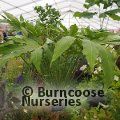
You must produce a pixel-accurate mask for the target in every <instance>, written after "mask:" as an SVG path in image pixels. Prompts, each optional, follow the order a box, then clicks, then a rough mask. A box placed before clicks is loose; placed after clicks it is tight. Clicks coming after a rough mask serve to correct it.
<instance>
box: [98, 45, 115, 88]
mask: <svg viewBox="0 0 120 120" xmlns="http://www.w3.org/2000/svg"><path fill="white" fill-rule="evenodd" d="M99 51H100V52H99V53H100V54H99V55H100V57H101V59H102V68H103V73H104V83H105V84H104V86H105V88H108V87H110V85H111V83H112V81H113V78H114V66H115V61H114V59H113V56H112V54H111V53H110V52H109V51H108V50H107V49H105V48H104V47H103V46H99Z"/></svg>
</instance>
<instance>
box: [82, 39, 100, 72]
mask: <svg viewBox="0 0 120 120" xmlns="http://www.w3.org/2000/svg"><path fill="white" fill-rule="evenodd" d="M82 45H83V54H84V55H86V58H87V60H88V64H89V65H90V68H91V71H93V70H94V66H95V64H96V58H97V57H98V53H99V50H98V48H97V46H96V43H95V42H92V41H90V40H86V39H84V40H83V41H82Z"/></svg>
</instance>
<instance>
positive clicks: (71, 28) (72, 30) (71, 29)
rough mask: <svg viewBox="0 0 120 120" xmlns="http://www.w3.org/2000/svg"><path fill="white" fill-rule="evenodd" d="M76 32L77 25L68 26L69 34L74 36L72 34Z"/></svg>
mask: <svg viewBox="0 0 120 120" xmlns="http://www.w3.org/2000/svg"><path fill="white" fill-rule="evenodd" d="M77 32H78V27H77V25H76V24H75V25H71V26H70V35H71V36H74V35H76V33H77Z"/></svg>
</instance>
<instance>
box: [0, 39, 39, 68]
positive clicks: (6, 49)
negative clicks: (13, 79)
mask: <svg viewBox="0 0 120 120" xmlns="http://www.w3.org/2000/svg"><path fill="white" fill-rule="evenodd" d="M38 47H39V44H38V43H37V42H35V41H33V40H30V39H29V40H26V42H25V45H22V44H7V43H6V46H3V45H2V46H0V54H1V55H2V56H1V57H0V68H1V67H3V66H4V65H5V63H6V62H7V61H9V60H10V59H11V58H14V57H18V56H20V55H21V54H24V53H27V52H31V51H34V50H35V49H36V48H38Z"/></svg>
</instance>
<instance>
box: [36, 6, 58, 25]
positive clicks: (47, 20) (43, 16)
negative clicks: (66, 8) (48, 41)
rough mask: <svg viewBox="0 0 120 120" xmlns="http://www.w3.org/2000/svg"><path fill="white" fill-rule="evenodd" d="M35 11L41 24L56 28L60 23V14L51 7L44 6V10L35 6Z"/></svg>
mask: <svg viewBox="0 0 120 120" xmlns="http://www.w3.org/2000/svg"><path fill="white" fill-rule="evenodd" d="M34 9H35V11H36V12H37V13H38V15H39V21H40V22H41V23H42V24H46V25H49V24H50V25H53V26H57V24H58V23H59V22H60V13H59V11H57V10H56V9H55V8H52V6H50V5H48V4H46V6H45V8H43V7H42V6H36V7H35V8H34Z"/></svg>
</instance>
